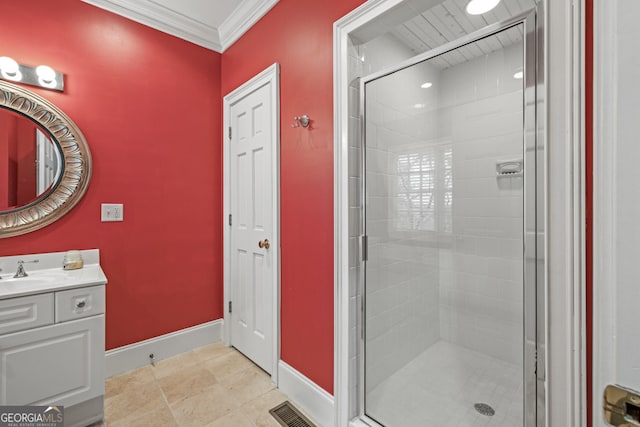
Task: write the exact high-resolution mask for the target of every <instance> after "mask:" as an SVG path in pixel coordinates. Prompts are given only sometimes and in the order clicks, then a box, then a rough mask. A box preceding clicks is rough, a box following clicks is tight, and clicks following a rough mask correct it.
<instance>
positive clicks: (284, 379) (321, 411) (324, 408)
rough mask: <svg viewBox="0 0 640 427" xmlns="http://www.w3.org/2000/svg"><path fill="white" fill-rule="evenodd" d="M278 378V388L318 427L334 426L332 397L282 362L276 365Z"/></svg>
mask: <svg viewBox="0 0 640 427" xmlns="http://www.w3.org/2000/svg"><path fill="white" fill-rule="evenodd" d="M278 376H279V377H278V388H279V389H280V390H281V391H282V392H283V393H284V394H286V395H287V396H288V397H289V399H290V400H291V401H292V402H293V403H295V404H296V405H299V406H300V409H302V410H303V411H305V412H306V413H307V414H309V415H310V416H311V417H312V418H313V419H314V421H316V422H317V423H318V425H320V426H322V427H334V426H335V414H334V403H333V396H332V395H330V394H329V393H327V392H326V391H325V390H323V389H322V388H320V387H319V386H318V385H317V384H316V383H314V382H313V381H311V380H310V379H309V378H307V377H305V376H304V375H302V374H301V373H300V372H298V371H296V370H295V369H294V368H292V367H291V366H289V365H287V364H286V363H285V362H283V361H282V360H281V361H280V362H279V363H278Z"/></svg>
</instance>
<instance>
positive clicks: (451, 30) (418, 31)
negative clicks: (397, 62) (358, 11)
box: [391, 0, 536, 69]
mask: <svg viewBox="0 0 640 427" xmlns="http://www.w3.org/2000/svg"><path fill="white" fill-rule="evenodd" d="M467 3H468V0H445V1H444V2H442V3H440V4H438V5H436V6H434V7H432V8H431V9H429V10H427V11H425V12H423V13H420V14H418V15H417V16H415V17H414V18H412V19H410V20H408V21H406V22H404V23H402V24H400V25H398V26H396V27H395V28H393V29H392V30H391V33H392V34H393V35H394V36H396V37H397V38H398V39H399V40H400V41H402V42H403V43H404V44H406V45H407V46H408V47H409V48H410V49H411V50H413V51H414V52H415V53H416V54H418V53H422V52H427V51H429V50H431V49H434V48H436V47H438V46H442V45H444V44H446V43H448V42H451V41H454V40H457V39H459V38H461V37H464V36H465V35H467V34H471V33H473V32H475V31H477V30H479V29H481V28H484V27H486V26H487V25H490V24H494V23H497V22H501V21H504V20H506V19H509V18H512V17H514V16H517V15H519V14H521V13H522V12H525V11H527V10H530V9H533V8H534V7H535V3H536V0H502V1H501V2H500V3H499V4H498V6H497V7H496V8H494V9H493V10H491V11H489V12H487V13H484V14H482V15H469V14H468V13H466V11H465V8H466V5H467ZM522 36H523V35H522V30H521V29H520V30H519V32H515V31H505V32H503V33H499V34H497V35H496V37H489V38H486V39H483V40H480V41H478V42H477V43H474V44H470V45H467V46H463V47H461V48H459V49H456V50H455V51H452V52H449V54H447V55H446V58H442V57H438V58H434V59H432V60H431V61H430V62H431V63H432V64H434V65H436V66H437V67H439V68H441V69H444V68H449V67H451V66H454V65H456V64H459V63H462V62H466V61H469V60H471V59H473V58H477V57H479V56H481V55H486V54H488V53H491V52H493V51H496V50H499V49H502V48H505V47H507V46H509V45H511V44H513V43H516V42H519V41H520V40H522Z"/></svg>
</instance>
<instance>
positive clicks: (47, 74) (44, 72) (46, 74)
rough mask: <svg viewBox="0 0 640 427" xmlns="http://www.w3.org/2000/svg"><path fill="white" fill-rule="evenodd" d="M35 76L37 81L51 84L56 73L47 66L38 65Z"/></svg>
mask: <svg viewBox="0 0 640 427" xmlns="http://www.w3.org/2000/svg"><path fill="white" fill-rule="evenodd" d="M36 74H37V75H38V77H39V79H38V80H42V81H45V82H52V81H55V80H56V72H55V70H54V69H53V68H51V67H49V66H48V65H38V66H37V67H36Z"/></svg>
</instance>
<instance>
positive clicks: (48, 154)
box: [36, 129, 58, 195]
mask: <svg viewBox="0 0 640 427" xmlns="http://www.w3.org/2000/svg"><path fill="white" fill-rule="evenodd" d="M36 147H37V151H36V153H37V154H36V155H37V159H36V161H37V164H38V179H37V182H38V183H37V186H38V188H37V193H36V194H37V195H40V194H42V193H44V192H45V191H46V190H47V189H48V188H49V187H50V186H51V184H53V181H54V179H55V177H56V176H55V175H56V170H57V168H58V165H57V150H56V149H55V147H54V146H53V143H52V142H51V141H49V138H47V136H46V135H45V134H44V133H43V132H42V131H40V129H36Z"/></svg>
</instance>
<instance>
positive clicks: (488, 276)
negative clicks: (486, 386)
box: [440, 46, 523, 365]
mask: <svg viewBox="0 0 640 427" xmlns="http://www.w3.org/2000/svg"><path fill="white" fill-rule="evenodd" d="M521 67H522V53H521V48H520V47H519V46H512V47H510V48H507V49H505V50H502V51H497V52H494V53H491V54H489V55H487V56H484V57H482V58H479V59H476V60H473V61H470V62H467V63H463V64H460V65H457V66H455V67H452V68H449V69H445V70H443V72H442V76H441V84H442V92H441V94H442V97H441V105H442V106H443V107H444V108H443V110H442V117H441V120H440V123H441V124H442V127H441V129H440V130H441V132H442V137H443V138H444V139H447V140H450V144H451V150H452V161H453V209H452V220H453V227H452V233H451V247H450V248H444V247H443V248H441V249H440V328H441V331H440V334H441V336H442V338H443V339H445V340H447V341H450V342H452V343H455V344H458V345H461V346H464V347H467V348H470V349H472V350H475V351H479V352H481V353H484V354H487V355H490V356H493V357H496V358H499V359H502V360H505V361H507V362H509V363H513V364H517V365H521V364H522V328H523V314H522V313H523V294H522V288H523V284H522V277H523V235H522V230H523V222H522V214H523V193H522V190H523V188H522V178H520V177H512V178H497V177H496V172H495V167H496V161H500V160H512V159H522V157H523V133H522V129H523V101H522V80H517V79H514V77H513V74H514V73H515V72H516V71H517V70H518V69H519V68H521Z"/></svg>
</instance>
